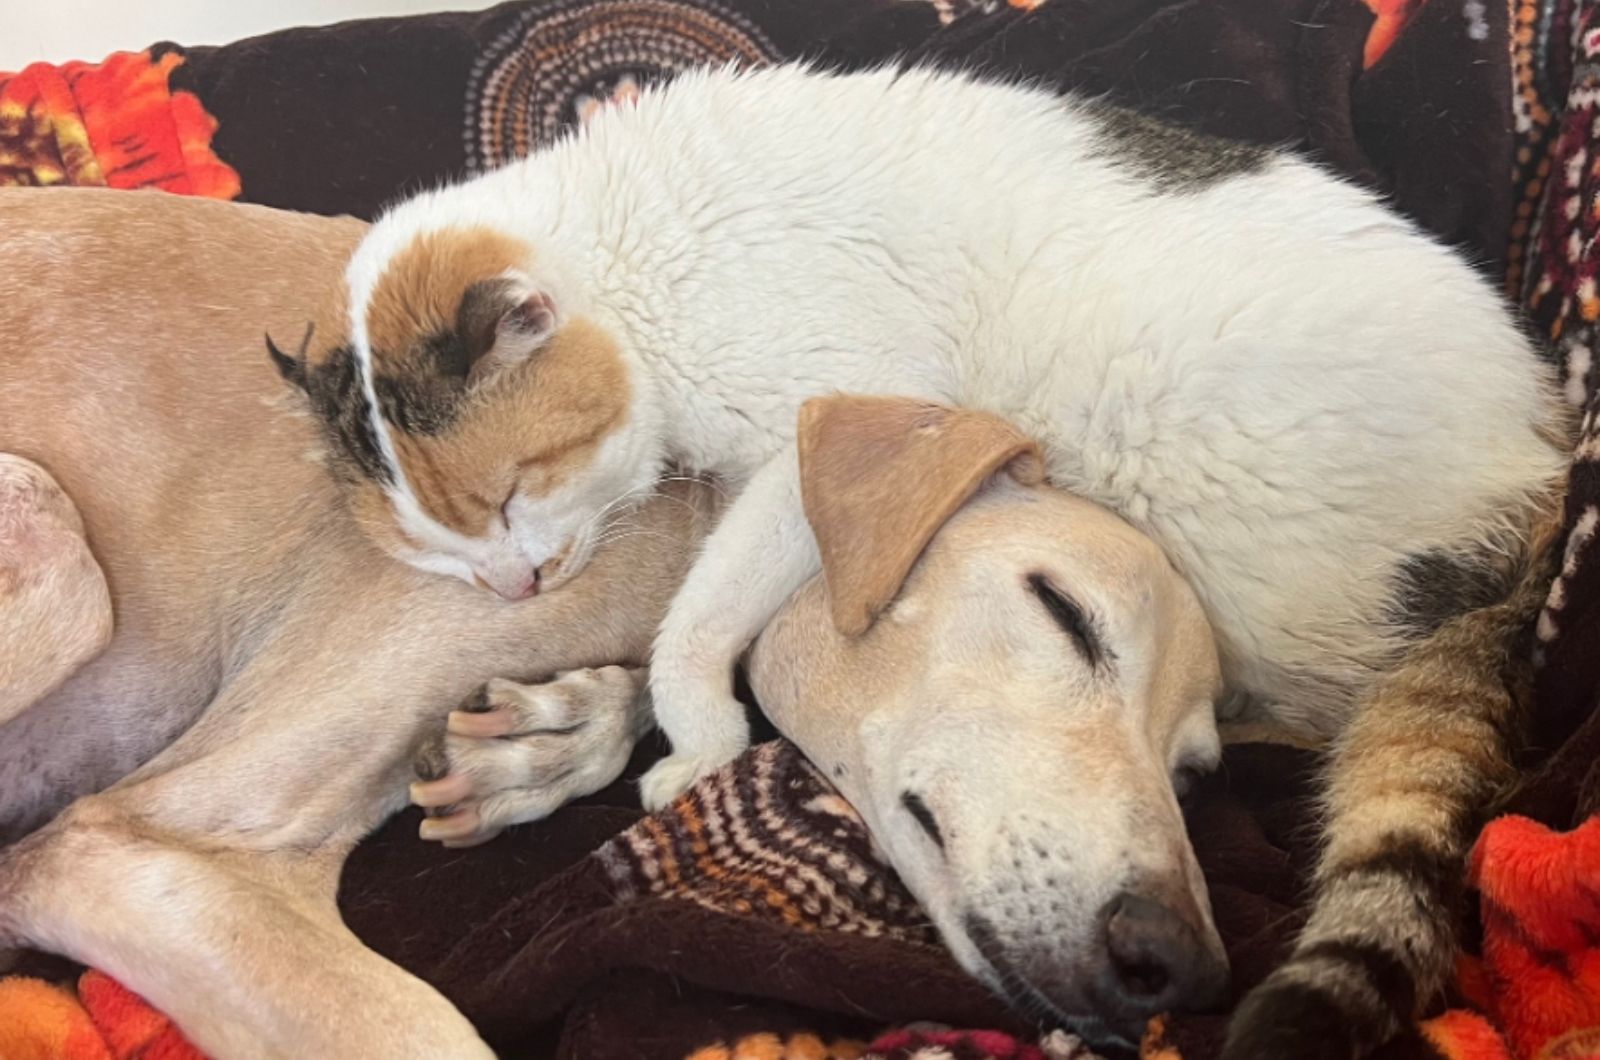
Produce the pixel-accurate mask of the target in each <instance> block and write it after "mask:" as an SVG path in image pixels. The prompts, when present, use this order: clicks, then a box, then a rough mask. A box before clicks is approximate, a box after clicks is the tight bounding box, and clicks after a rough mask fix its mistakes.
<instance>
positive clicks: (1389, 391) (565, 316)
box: [291, 67, 1564, 803]
mask: <svg viewBox="0 0 1600 1060" xmlns="http://www.w3.org/2000/svg"><path fill="white" fill-rule="evenodd" d="M349 290H350V298H351V305H350V309H351V332H350V338H351V344H350V345H349V346H348V347H342V348H340V349H338V350H336V351H334V353H333V354H332V355H327V356H326V357H325V360H324V362H323V363H322V364H321V365H320V366H314V367H313V368H312V370H311V374H312V375H313V376H315V375H319V374H323V375H325V374H329V373H331V374H334V375H337V376H338V377H340V378H345V377H348V376H350V375H352V374H353V375H354V376H355V377H356V378H358V379H359V380H360V381H361V385H360V386H359V387H349V388H346V390H345V392H344V397H345V398H346V400H340V401H332V400H328V399H327V397H326V391H327V388H326V387H324V388H323V395H324V400H323V404H322V405H321V407H320V410H321V411H322V412H323V414H324V415H325V416H329V417H331V418H335V419H338V420H340V422H349V421H351V420H355V421H359V422H360V423H362V425H363V429H364V435H363V437H362V439H361V446H362V447H363V448H364V450H365V452H363V453H361V454H359V455H360V456H361V458H362V459H365V460H366V467H365V468H364V469H363V471H362V472H361V473H360V474H358V475H357V476H356V477H357V478H361V479H363V480H364V481H362V482H361V483H359V485H358V489H357V493H358V494H360V493H363V492H367V493H373V494H380V495H381V496H380V497H375V498H372V499H370V500H369V501H368V502H367V503H368V504H369V506H370V507H371V508H372V509H373V510H374V511H379V512H383V513H384V514H385V518H384V519H383V520H382V521H383V522H384V523H385V524H387V526H386V531H385V532H386V534H387V536H388V538H389V539H390V540H391V541H392V540H394V539H396V538H399V539H402V540H403V543H402V544H401V545H400V546H399V547H398V548H396V549H394V551H395V553H396V554H397V555H400V556H402V558H406V559H408V560H410V561H411V562H413V563H417V564H418V565H420V566H424V567H425V568H427V569H433V570H441V571H447V572H451V573H455V574H457V575H459V576H461V577H463V578H468V579H473V578H476V579H478V580H480V581H482V582H485V583H488V584H491V585H497V586H499V587H500V591H502V592H508V591H509V592H527V591H534V590H536V589H537V588H538V587H539V585H540V583H541V580H542V581H543V583H544V584H545V586H546V587H547V588H549V587H554V585H556V584H559V582H560V581H561V580H562V579H563V578H565V577H569V576H570V575H571V573H572V572H573V571H574V570H577V569H581V566H582V562H583V557H584V556H586V555H587V554H588V551H589V548H590V543H591V542H592V541H593V540H594V539H595V538H596V537H597V536H598V535H599V534H600V533H601V532H602V531H603V526H604V520H605V517H606V515H607V513H608V511H612V510H625V507H626V503H627V502H628V501H629V499H630V498H631V497H632V496H638V495H643V493H644V492H645V491H647V490H648V487H649V484H650V483H651V482H652V481H654V479H655V477H656V476H657V474H658V473H659V470H660V468H661V466H662V465H663V464H664V463H668V462H675V463H677V464H680V465H681V466H684V467H686V468H688V469H690V470H696V471H704V472H711V473H716V474H719V475H722V476H724V477H725V478H726V479H727V480H728V481H730V482H731V483H733V484H734V485H735V486H736V487H737V488H738V489H739V490H740V493H739V496H738V499H737V500H736V501H735V503H734V505H733V507H732V509H731V511H730V513H729V515H728V517H727V519H725V520H724V521H723V522H722V523H721V524H720V525H719V527H718V530H717V531H716V533H715V535H714V536H713V538H712V539H711V541H710V542H708V544H707V546H706V548H705V550H704V552H703V553H702V555H701V557H700V559H699V560H697V562H696V565H695V568H694V571H693V573H692V574H691V575H690V578H689V580H688V581H687V583H686V584H685V586H684V589H683V592H682V593H681V594H680V596H679V597H678V598H677V600H676V601H675V603H674V605H673V607H672V609H671V610H670V611H669V613H668V617H667V619H666V622H665V623H664V625H663V628H662V631H661V636H660V640H659V642H658V644H657V648H656V652H655V654H654V657H653V664H652V669H651V683H652V692H653V694H654V696H655V700H656V704H655V705H656V711H657V714H658V717H659V718H660V719H661V722H662V725H663V727H664V729H665V730H666V732H667V734H668V735H669V736H670V737H671V739H672V742H673V745H674V748H675V751H676V754H675V755H674V757H673V758H671V759H669V760H667V761H665V762H663V763H662V764H661V765H659V766H658V767H657V769H656V770H655V771H654V772H653V773H652V774H651V775H650V776H649V777H647V778H646V781H645V786H644V793H645V797H646V802H647V803H659V802H661V801H663V800H664V799H665V798H668V797H670V796H671V795H672V794H674V793H676V792H677V791H679V790H681V789H682V787H683V786H685V785H686V784H687V783H688V782H689V781H690V780H692V779H693V778H694V777H695V776H697V775H698V774H700V773H701V772H703V771H704V770H706V769H708V768H714V767H716V766H718V765H720V764H721V763H722V762H724V761H726V760H727V759H728V758H730V757H732V756H733V755H734V754H736V753H737V752H738V751H739V750H740V749H741V747H742V746H743V740H744V737H743V735H742V733H743V728H744V723H743V715H742V713H740V711H739V708H738V705H737V703H736V702H735V701H734V700H733V698H732V695H731V688H730V684H731V676H730V675H731V671H732V668H733V664H734V662H735V659H736V658H737V656H738V654H739V652H740V651H742V650H743V649H744V648H745V647H746V645H747V644H748V643H749V642H750V640H751V639H752V638H753V637H754V636H755V635H756V634H757V633H758V632H759V631H760V630H761V629H762V628H763V627H764V625H765V623H766V621H767V620H768V618H769V617H770V616H771V615H772V613H773V612H774V611H775V610H776V609H777V608H778V607H779V606H780V605H781V604H782V603H783V601H784V600H786V599H787V598H788V597H789V596H790V595H791V594H792V593H793V592H794V590H795V589H796V588H797V587H798V585H799V584H801V583H802V582H803V581H804V580H805V579H806V578H808V577H810V576H811V575H812V574H814V573H815V571H816V570H817V556H816V553H815V550H814V548H813V547H812V544H811V539H810V535H809V533H808V532H807V529H806V527H805V525H804V521H803V517H802V513H801V498H800V495H799V490H798V483H797V479H796V471H795V458H794V452H793V447H792V446H793V437H794V420H795V415H796V412H797V410H798V408H799V406H800V404H801V402H803V401H804V400H805V399H806V398H808V397H811V396H814V395H817V394H822V393H828V392H835V391H837V392H847V393H878V394H900V395H906V396H911V397H919V398H924V399H928V400H932V401H938V402H944V403H949V404H952V405H958V406H962V407H971V408H977V409H985V410H989V411H992V412H995V413H998V414H1000V415H1002V416H1004V417H1005V418H1007V419H1008V420H1009V421H1011V422H1012V423H1014V424H1015V425H1016V426H1018V427H1019V428H1020V429H1022V430H1023V431H1025V432H1026V433H1027V434H1028V435H1029V437H1031V438H1032V439H1034V440H1035V441H1037V442H1038V443H1039V444H1040V446H1041V447H1042V449H1043V451H1044V454H1045V459H1046V462H1047V464H1048V470H1049V474H1050V478H1051V481H1052V482H1053V483H1054V484H1056V485H1057V486H1060V487H1062V488H1065V489H1068V490H1070V491H1072V492H1074V493H1075V494H1078V495H1080V496H1083V497H1085V498H1088V499H1090V500H1093V501H1095V502H1097V503H1100V504H1103V505H1105V506H1107V507H1109V508H1110V509H1111V510H1113V511H1117V512H1119V513H1121V514H1122V515H1123V516H1124V517H1126V518H1128V519H1130V520H1132V521H1133V522H1134V524H1135V525H1136V526H1138V527H1140V529H1141V530H1143V531H1145V532H1146V533H1149V534H1150V535H1151V536H1152V537H1154V538H1155V539H1156V540H1157V541H1158V542H1160V544H1161V545H1162V547H1163V548H1164V549H1165V551H1166V552H1167V554H1168V555H1169V556H1170V557H1172V559H1173V561H1174V562H1175V563H1176V564H1177V565H1178V566H1179V568H1180V570H1182V571H1183V573H1184V575H1185V576H1186V577H1187V578H1188V579H1189V580H1190V581H1191V583H1192V584H1193V585H1194V586H1195V588H1196V591H1198V592H1199V594H1200V596H1201V599H1202V601H1203V602H1204V604H1205V605H1206V608H1207V613H1208V616H1209V617H1210V620H1211V622H1212V624H1213V626H1214V627H1215V629H1216V631H1217V636H1218V641H1219V648H1220V650H1221V653H1222V658H1223V665H1224V670H1225V673H1226V674H1227V678H1228V682H1229V686H1230V689H1231V691H1232V692H1233V693H1234V694H1235V695H1236V696H1237V697H1239V698H1240V700H1241V701H1255V702H1256V703H1257V705H1258V707H1259V710H1260V711H1261V712H1263V713H1264V714H1266V715H1269V716H1271V717H1272V718H1273V719H1275V720H1276V721H1278V722H1279V723H1282V724H1290V725H1294V726H1297V727H1298V728H1300V729H1301V730H1302V731H1304V732H1306V733H1309V734H1312V735H1317V736H1322V737H1327V736H1330V735H1332V734H1334V733H1337V732H1339V731H1341V730H1342V729H1343V728H1344V727H1345V726H1346V725H1347V723H1348V721H1349V719H1350V716H1351V713H1352V710H1353V707H1354V705H1355V704H1356V703H1357V702H1358V701H1359V700H1360V699H1361V697H1362V696H1363V695H1365V694H1366V692H1367V690H1368V689H1370V687H1371V685H1372V683H1373V681H1374V679H1375V678H1376V677H1377V676H1378V675H1380V674H1382V673H1383V672H1385V671H1386V670H1387V669H1388V668H1390V667H1392V666H1393V665H1394V664H1395V662H1396V661H1397V660H1398V658H1399V656H1400V654H1401V653H1402V651H1403V649H1404V647H1405V645H1406V644H1407V643H1408V642H1409V640H1410V639H1411V637H1412V635H1413V634H1414V633H1415V628H1414V627H1415V625H1417V624H1421V625H1423V626H1426V625H1428V620H1429V618H1430V617H1432V616H1433V614H1434V612H1436V611H1437V610H1438V608H1439V604H1440V601H1439V600H1438V599H1436V597H1437V596H1438V594H1439V590H1440V589H1441V587H1444V588H1447V589H1450V588H1453V589H1456V590H1463V589H1464V590H1465V593H1464V594H1463V593H1462V592H1460V591H1457V592H1456V593H1455V596H1456V597H1457V599H1451V600H1448V601H1445V605H1446V606H1445V607H1444V608H1443V610H1444V611H1445V612H1446V613H1447V612H1448V610H1449V609H1450V607H1452V606H1457V605H1459V604H1460V603H1462V602H1463V600H1462V599H1459V597H1462V596H1463V595H1465V596H1466V597H1467V598H1468V599H1470V598H1471V597H1472V596H1473V594H1474V593H1475V592H1476V593H1478V594H1479V595H1480V596H1481V597H1484V598H1492V597H1493V595H1494V594H1495V592H1496V591H1503V589H1504V583H1505V577H1506V574H1507V570H1506V565H1505V564H1504V563H1502V562H1501V560H1502V559H1503V557H1504V556H1505V555H1506V554H1507V553H1508V552H1512V551H1514V547H1513V546H1514V545H1515V543H1516V542H1517V541H1519V540H1521V539H1522V538H1523V537H1524V536H1525V533H1526V529H1527V523H1528V520H1529V518H1530V516H1531V512H1532V509H1533V506H1534V503H1535V502H1536V500H1537V498H1539V497H1542V496H1544V495H1545V494H1546V493H1547V491H1548V489H1549V488H1550V487H1551V485H1552V484H1553V483H1554V481H1555V480H1556V478H1557V477H1558V475H1559V473H1560V470H1561V468H1562V467H1563V466H1564V457H1563V454H1562V453H1561V452H1560V451H1559V448H1558V446H1556V445H1555V444H1553V443H1552V431H1551V428H1552V424H1553V422H1554V419H1555V413H1554V409H1555V405H1554V402H1553V401H1552V392H1551V388H1550V386H1549V380H1548V379H1547V374H1548V369H1547V367H1546V366H1545V365H1544V364H1543V362H1542V361H1541V360H1540V359H1539V358H1538V357H1537V355H1536V354H1535V353H1534V351H1533V350H1532V349H1531V348H1530V345H1529V343H1528V342H1527V341H1526V340H1525V339H1524V337H1523V336H1522V335H1521V334H1520V333H1519V332H1518V330H1517V328H1516V326H1515V325H1514V323H1513V321H1512V320H1511V317H1510V315H1509V314H1508V312H1507V311H1506V308H1505V306H1504V305H1503V304H1502V302H1501V299H1500V297H1499V296H1498V294H1497V293H1496V292H1495V291H1494V290H1493V289H1492V288H1491V287H1490V286H1489V285H1488V284H1487V283H1486V282H1485V281H1484V280H1483V279H1482V278H1481V277H1480V276H1478V275H1477V274H1475V272H1474V271H1473V270H1472V269H1471V268H1470V267H1469V266H1468V265H1467V264H1466V263H1464V262H1463V261H1461V260H1459V259H1458V257H1457V256H1456V255H1454V254H1453V253H1452V252H1451V251H1449V250H1448V249H1446V248H1444V247H1442V246H1440V245H1438V244H1436V243H1435V242H1433V241H1431V240H1430V239H1428V238H1427V237H1426V236H1424V235H1423V234H1422V233H1420V232H1418V231H1417V230H1416V229H1415V228H1414V227H1413V226H1411V225H1410V224H1409V223H1407V222H1405V221H1403V220H1402V219H1400V218H1398V217H1397V216H1395V215H1394V214H1393V213H1391V212H1390V211H1388V210H1387V209H1386V208H1385V207H1384V206H1383V205H1382V204H1381V203H1380V202H1379V201H1378V200H1377V198H1376V197H1374V196H1372V195H1371V194H1369V193H1368V192H1366V191H1364V190H1361V189H1359V188H1356V187H1354V186H1352V185H1348V184H1345V183H1342V182H1340V181H1339V180H1337V179H1335V178H1334V177H1332V176H1330V175H1329V174H1327V173H1325V172H1323V171H1322V170H1320V169H1318V168H1317V167H1315V166H1313V165H1311V164H1309V163H1307V162H1305V161H1303V160H1299V159H1296V158H1294V157H1292V156H1289V155H1286V154H1274V153H1270V152H1266V151H1258V150H1252V149H1248V148H1242V147H1238V146H1228V145H1222V144H1218V143H1213V142H1209V141H1205V140H1200V139H1196V138H1194V137H1192V136H1190V135H1188V134H1185V133H1182V132H1180V131H1177V130H1173V129H1166V128H1163V127H1161V126H1159V125H1157V124H1155V123H1152V122H1149V121H1147V120H1145V119H1141V118H1138V117H1137V116H1133V115H1129V114H1125V113H1120V112H1117V111H1113V110H1110V109H1108V108H1102V107H1099V106H1095V105H1089V104H1086V103H1083V102H1081V101H1073V100H1063V99H1061V98H1059V97H1057V96H1055V95H1053V94H1051V93H1048V92H1045V91H1038V90H1031V89H1024V88H1021V87H1017V86H1010V85H1001V84H994V83H983V82H981V81H976V80H972V79H968V78H966V77H962V76H956V75H949V74H939V73H931V72H929V71H924V70H912V71H902V72H896V71H877V72H871V73H865V74H853V75H827V74H823V73H819V72H815V71H809V70H806V69H803V68H795V67H790V68H777V69H768V70H759V71H753V72H748V73H737V74H736V73H733V72H731V71H697V72H692V73H689V74H685V75H684V76H682V77H679V78H677V79H675V80H674V81H672V82H671V83H670V84H668V85H667V86H666V87H664V88H661V89H658V90H655V91H652V92H648V93H646V94H644V95H643V96H642V97H641V99H640V100H639V102H638V103H637V105H630V106H622V107H617V108H613V109H612V110H610V111H608V112H607V113H603V114H600V115H598V116H596V117H595V118H594V119H593V120H592V121H591V122H590V124H589V125H588V126H587V127H586V128H585V129H584V130H583V132H582V133H581V134H580V135H578V136H576V137H574V138H570V139H568V140H566V141H563V142H560V143H558V144H556V145H554V146H553V147H551V148H550V149H548V150H547V151H545V152H543V153H540V154H538V155H535V156H533V157H531V158H528V159H526V160H523V161H521V162H518V163H516V164H513V165H511V166H508V167H505V168H504V169H502V170H499V171H497V172H493V173H489V174H486V175H484V176H481V177H479V178H476V179H474V180H473V181H470V182H467V183H464V184H461V185H458V186H455V187H450V188H445V189H442V190H439V191H434V192H429V193H425V194H423V195H420V196H418V197H417V198H416V199H414V200H411V201H409V202H406V203H403V204H401V205H399V206H398V207H396V208H395V209H394V210H392V211H391V212H390V213H389V214H388V215H386V216H385V217H384V218H382V219H381V220H380V221H379V222H378V223H377V224H376V225H375V226H374V228H373V231H372V233H371V235H370V236H369V237H368V239H367V240H365V241H364V243H363V245H362V247H361V249H360V250H359V251H358V252H357V254H356V256H355V258H354V260H353V261H352V263H351V267H350V270H349ZM291 374H293V373H291ZM557 403H559V407H560V408H561V409H562V410H563V411H564V412H565V415H564V416H560V417H558V416H556V415H554V412H553V409H554V407H555V405H556V404H557ZM374 410H381V412H375V411H374ZM356 455H358V454H354V453H352V454H347V455H346V457H345V458H344V459H343V463H344V464H345V465H346V466H349V465H351V464H353V463H356V462H357V461H356V460H355V459H354V457H355V456H356ZM374 486H375V487H377V488H376V489H372V488H370V487H374ZM460 497H468V498H474V497H475V498H478V499H479V500H478V501H477V502H475V503H473V504H467V503H464V502H463V503H456V502H455V500H454V498H460ZM1485 585H1487V586H1488V588H1487V589H1485V588H1484V586H1485ZM1446 595H1449V594H1446ZM730 600H736V601H738V606H736V607H733V606H730V604H729V601H730ZM1419 613H1420V615H1421V620H1420V622H1414V620H1416V619H1418V617H1419Z"/></svg>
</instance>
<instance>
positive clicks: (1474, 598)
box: [1387, 548, 1509, 637]
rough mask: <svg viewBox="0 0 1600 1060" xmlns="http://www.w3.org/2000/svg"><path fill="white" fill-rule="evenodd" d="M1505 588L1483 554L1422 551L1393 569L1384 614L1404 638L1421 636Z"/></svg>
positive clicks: (1495, 598)
mask: <svg viewBox="0 0 1600 1060" xmlns="http://www.w3.org/2000/svg"><path fill="white" fill-rule="evenodd" d="M1508 588H1509V586H1508V585H1507V584H1506V574H1505V572H1504V571H1503V570H1502V569H1500V568H1499V567H1497V566H1496V565H1495V564H1494V563H1493V562H1491V560H1490V558H1489V557H1488V556H1485V555H1482V554H1477V555H1475V554H1473V553H1470V552H1458V551H1451V550H1449V549H1439V548H1435V549H1428V550H1427V551H1426V552H1418V553H1415V554H1414V555H1411V556H1407V557H1406V559H1405V561H1404V562H1402V563H1401V564H1400V566H1399V568H1398V569H1397V570H1396V572H1395V575H1394V592H1393V595H1392V596H1391V598H1390V602H1389V608H1388V615H1387V617H1388V619H1389V621H1390V622H1392V623H1393V624H1394V625H1396V626H1398V627H1399V628H1400V629H1401V630H1403V631H1404V632H1405V633H1406V634H1407V635H1408V636H1414V637H1425V636H1428V635H1429V634H1431V633H1433V632H1434V631H1435V630H1437V629H1438V628H1439V627H1440V626H1442V625H1444V624H1445V623H1446V622H1448V621H1450V620H1451V619H1452V618H1455V617H1456V616H1457V615H1464V614H1466V613H1467V612H1468V611H1476V610H1477V609H1478V608H1480V607H1489V606H1490V605H1492V604H1497V603H1499V602H1500V601H1501V600H1502V599H1504V598H1505V595H1506V591H1507V590H1508Z"/></svg>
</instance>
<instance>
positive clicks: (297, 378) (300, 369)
mask: <svg viewBox="0 0 1600 1060" xmlns="http://www.w3.org/2000/svg"><path fill="white" fill-rule="evenodd" d="M311 328H312V325H310V324H307V325H306V334H305V338H303V339H301V340H300V352H299V353H298V354H288V353H284V352H283V351H282V350H280V349H279V348H278V344H277V343H275V342H273V341H272V335H271V334H268V335H267V336H266V340H267V356H269V357H271V358H272V363H273V364H274V365H276V366H277V369H278V374H279V375H281V376H283V378H284V380H285V381H286V382H288V383H290V384H292V385H293V386H294V388H295V389H296V390H299V391H300V392H301V393H306V392H308V390H309V388H310V383H311V377H310V374H309V372H308V370H307V368H306V349H307V347H309V346H310V345H311Z"/></svg>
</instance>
